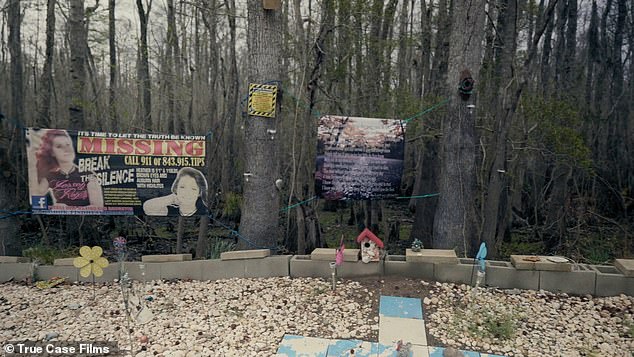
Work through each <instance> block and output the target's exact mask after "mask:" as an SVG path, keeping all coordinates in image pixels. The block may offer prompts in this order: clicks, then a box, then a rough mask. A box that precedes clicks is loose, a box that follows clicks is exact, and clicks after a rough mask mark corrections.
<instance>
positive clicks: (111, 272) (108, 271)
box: [74, 263, 119, 283]
mask: <svg viewBox="0 0 634 357" xmlns="http://www.w3.org/2000/svg"><path fill="white" fill-rule="evenodd" d="M74 269H77V268H74ZM77 279H78V280H79V281H83V282H92V275H89V276H88V277H86V278H84V277H83V276H81V275H80V274H79V269H77ZM114 279H119V264H118V263H114V264H113V263H110V264H108V266H107V267H105V268H104V269H103V275H102V276H100V277H98V278H97V277H95V282H96V283H111V282H112V281H113V280H114Z"/></svg>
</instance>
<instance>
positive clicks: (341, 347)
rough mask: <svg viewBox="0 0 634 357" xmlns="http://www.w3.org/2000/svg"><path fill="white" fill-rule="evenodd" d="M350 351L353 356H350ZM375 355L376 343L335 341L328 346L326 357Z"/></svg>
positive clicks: (373, 356)
mask: <svg viewBox="0 0 634 357" xmlns="http://www.w3.org/2000/svg"><path fill="white" fill-rule="evenodd" d="M352 351H354V354H351V352H352ZM376 353H377V343H376V342H366V341H361V340H336V341H333V342H332V343H331V344H330V346H328V355H327V356H328V357H335V356H336V357H341V356H355V357H375V356H376Z"/></svg>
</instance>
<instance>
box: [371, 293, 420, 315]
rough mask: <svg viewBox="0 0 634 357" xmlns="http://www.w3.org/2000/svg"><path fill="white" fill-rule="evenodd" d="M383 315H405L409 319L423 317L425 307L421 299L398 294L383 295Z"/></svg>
mask: <svg viewBox="0 0 634 357" xmlns="http://www.w3.org/2000/svg"><path fill="white" fill-rule="evenodd" d="M379 315H380V316H381V317H383V316H388V317H403V318H409V319H422V318H423V308H422V304H421V301H420V299H415V298H404V297H397V296H381V302H380V306H379Z"/></svg>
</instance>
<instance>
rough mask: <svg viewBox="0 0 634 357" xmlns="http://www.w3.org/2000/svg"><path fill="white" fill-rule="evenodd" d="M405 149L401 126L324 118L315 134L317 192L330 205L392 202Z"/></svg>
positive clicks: (396, 122) (381, 121)
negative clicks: (384, 200)
mask: <svg viewBox="0 0 634 357" xmlns="http://www.w3.org/2000/svg"><path fill="white" fill-rule="evenodd" d="M404 149H405V140H404V124H403V123H402V121H400V120H394V119H375V118H357V117H345V116H332V115H329V116H323V117H321V118H320V119H319V127H318V129H317V172H316V173H315V191H316V192H317V194H318V195H319V196H320V197H322V198H325V199H328V200H348V199H351V200H366V199H383V198H393V197H396V196H397V195H398V193H399V190H400V186H401V176H402V174H403V154H404Z"/></svg>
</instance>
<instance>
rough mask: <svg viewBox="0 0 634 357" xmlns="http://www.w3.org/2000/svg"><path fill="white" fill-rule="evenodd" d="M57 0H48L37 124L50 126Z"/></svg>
mask: <svg viewBox="0 0 634 357" xmlns="http://www.w3.org/2000/svg"><path fill="white" fill-rule="evenodd" d="M56 3H57V1H56V0H48V2H47V4H46V48H45V50H44V51H45V55H44V67H43V68H42V79H41V80H40V93H39V100H40V104H39V108H38V110H39V115H38V119H37V122H36V124H37V126H41V127H43V128H48V127H50V126H51V115H52V113H53V112H52V111H51V94H52V93H53V51H54V50H55V4H56Z"/></svg>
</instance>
